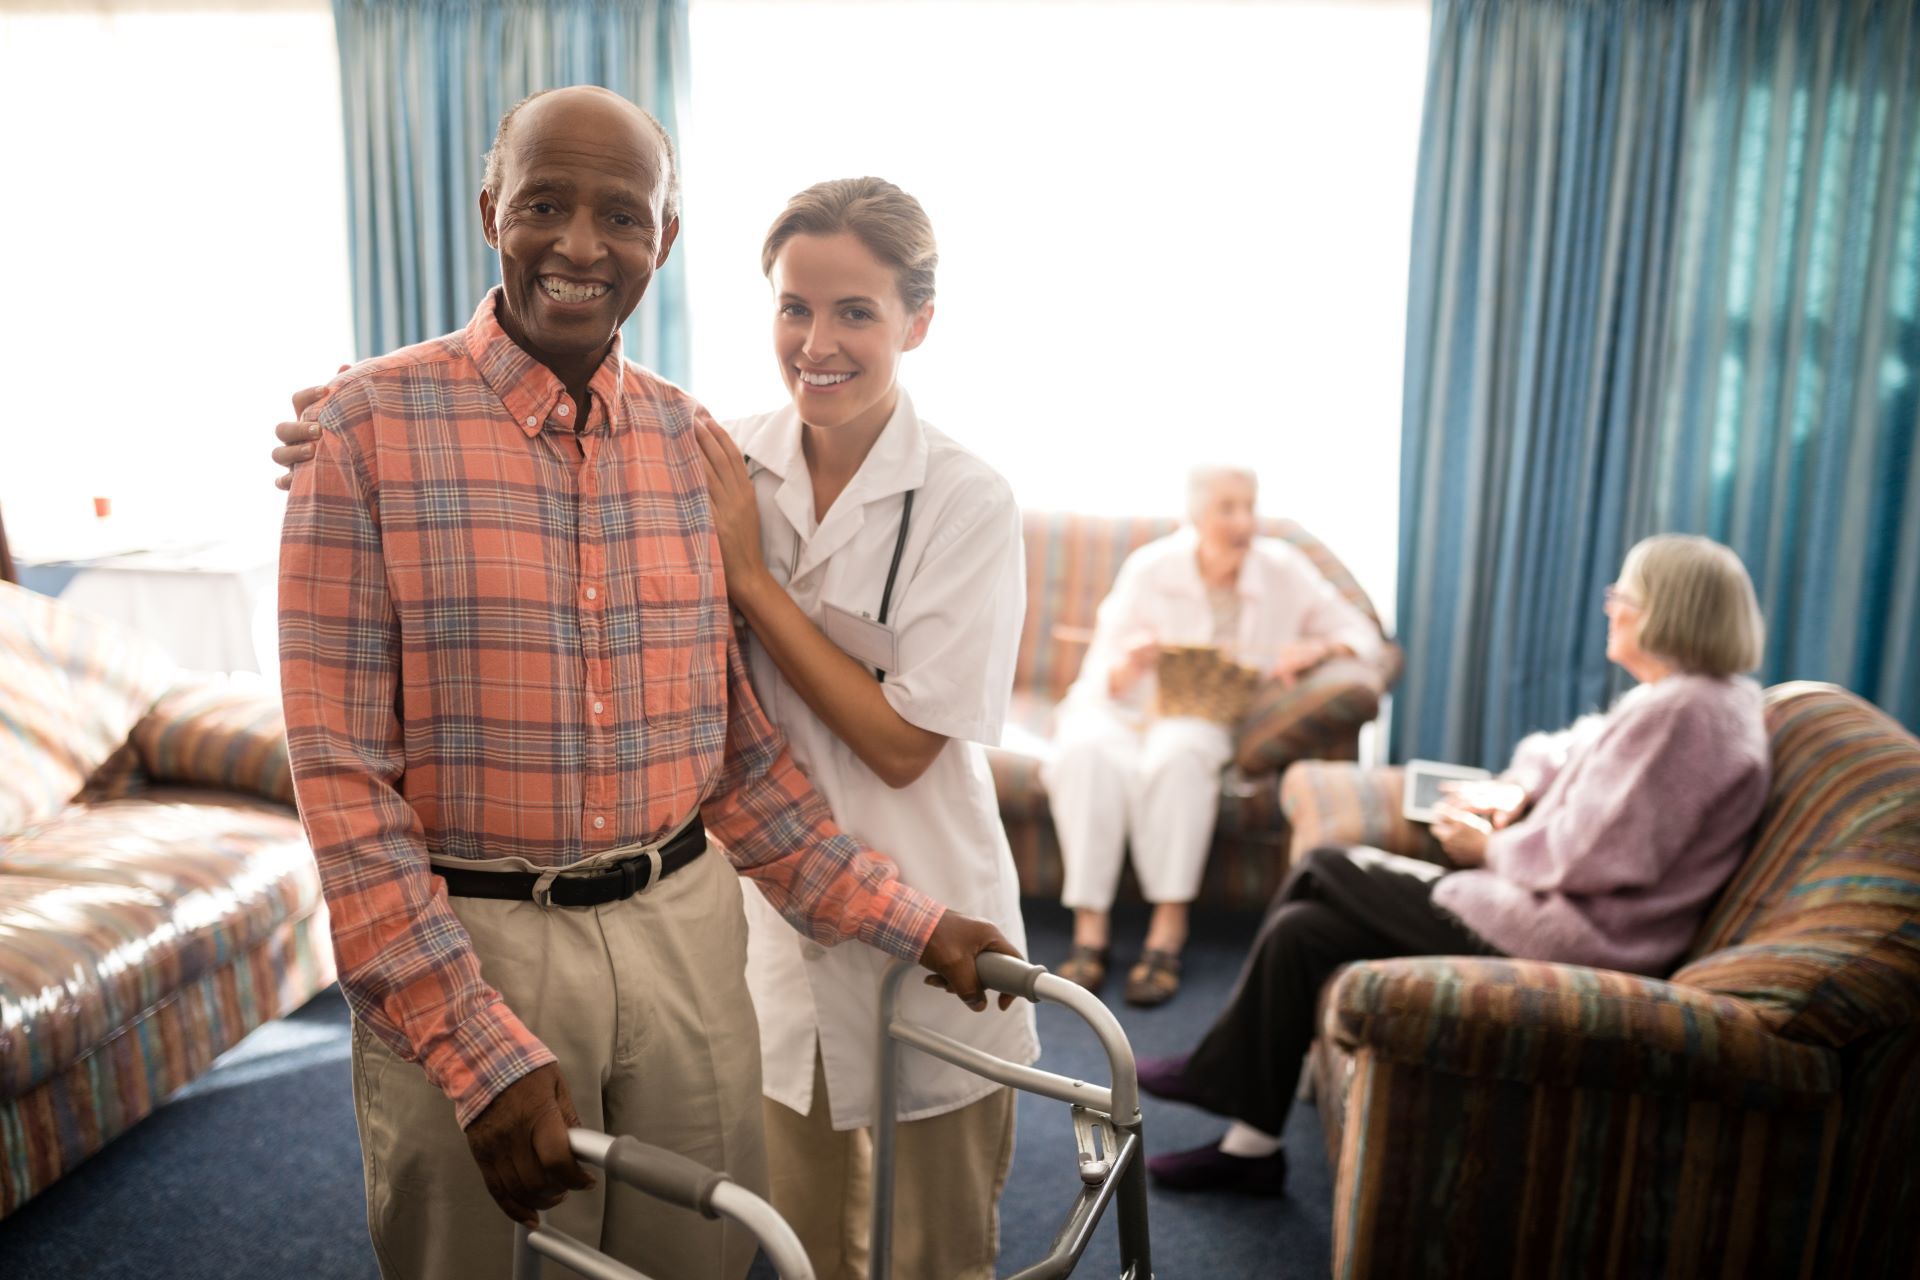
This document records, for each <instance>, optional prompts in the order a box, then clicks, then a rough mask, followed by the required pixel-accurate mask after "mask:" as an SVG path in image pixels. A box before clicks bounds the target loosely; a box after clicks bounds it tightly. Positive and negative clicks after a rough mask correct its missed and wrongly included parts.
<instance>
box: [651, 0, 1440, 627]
mask: <svg viewBox="0 0 1920 1280" xmlns="http://www.w3.org/2000/svg"><path fill="white" fill-rule="evenodd" d="M1427 20H1428V12H1427V9H1426V6H1425V5H1422V4H1392V3H1355V2H1353V0H1347V2H1345V3H1337V4H1299V3H1254V2H1249V0H1241V2H1237V3H1194V2H1191V0H1182V2H1181V3H1123V2H1119V0H1113V2H1103V3H1086V2H1084V0H1066V2H1062V0H1019V2H1018V3H1013V2H1007V0H1001V2H985V3H983V2H981V0H964V2H962V0H917V2H914V3H882V2H879V0H852V2H848V3H794V2H792V0H696V3H695V4H694V7H693V11H692V23H693V33H692V34H693V51H694V82H693V110H692V112H691V113H690V114H689V116H688V119H687V120H686V122H685V123H684V125H683V131H684V133H685V144H686V151H687V154H688V156H689V161H688V166H689V167H688V172H687V219H686V234H685V238H684V239H683V240H682V242H681V243H682V245H683V246H684V247H685V249H686V252H687V253H688V261H689V271H690V277H691V279H690V293H691V296H692V297H693V299H694V300H695V302H694V306H695V311H694V332H693V358H694V367H693V378H692V383H693V390H694V391H696V392H697V393H698V394H699V395H700V396H701V397H702V399H703V400H705V401H706V403H707V404H708V406H709V407H711V408H712V409H713V410H714V412H716V413H718V414H721V415H722V416H727V415H734V414H744V413H750V412H755V411H759V410H765V409H769V408H773V407H775V406H777V405H778V404H780V403H781V401H782V398H783V392H782V389H781V385H780V382H779V380H778V375H777V371H776V367H775V364H774V362H773V360H772V358H771V354H770V345H769V339H768V333H769V328H770V323H771V305H770V301H769V295H768V292H767V286H766V283H765V281H764V280H763V279H762V277H761V275H760V267H759V244H760V239H761V237H762V235H763V234H764V233H765V231H766V228H767V225H768V224H769V223H770V222H771V221H772V219H773V217H774V215H775V214H776V213H777V212H778V211H779V209H780V208H781V206H782V205H783V204H784V203H785V201H786V199H787V197H788V196H790V195H791V194H793V193H794V192H795V191H798V190H800V189H801V188H803V187H805V186H807V185H809V184H811V183H813V182H815V181H818V180H821V179H823V178H831V177H846V176H853V175H858V174H865V173H872V174H878V175H880V176H882V177H885V178H889V179H891V180H893V181H895V182H897V183H899V184H900V185H901V186H902V187H904V188H906V189H907V190H908V191H911V192H912V193H913V194H914V195H915V196H917V197H919V199H920V200H921V202H922V203H923V204H924V205H925V206H926V207H927V211H928V213H929V215H930V216H931V217H932V219H933V224H934V228H935V231H936V232H937V233H938V235H939V238H940V253H941V263H940V275H939V289H940V294H939V302H938V318H937V319H936V321H935V324H934V327H933V331H932V334H931V335H930V337H929V339H928V341H927V344H926V345H925V346H923V347H922V348H921V349H920V350H919V351H918V352H916V353H914V354H913V355H912V356H910V357H908V360H907V362H906V364H905V365H904V366H903V367H904V374H903V381H904V383H905V384H906V385H907V386H909V387H910V388H911V389H912V391H913V395H914V400H915V403H916V405H917V406H918V407H919V408H920V410H921V412H922V413H923V414H924V415H925V416H926V417H928V418H929V419H931V420H932V421H933V422H934V423H935V424H936V425H938V426H940V427H941V428H942V429H943V430H945V431H947V432H948V433H949V434H951V435H953V436H955V437H956V438H958V439H960V440H961V441H963V442H964V443H966V444H967V445H969V446H970V447H972V448H973V449H975V450H976V451H977V452H979V453H980V454H982V455H983V456H984V457H986V458H987V459H988V460H989V461H990V462H992V463H993V464H994V465H995V466H997V467H998V468H999V469H1000V470H1001V471H1002V472H1003V473H1005V474H1006V475H1007V476H1008V478H1009V479H1010V480H1011V481H1012V482H1013V485H1014V488H1015V491H1016V493H1017V494H1018V495H1019V497H1020V500H1021V501H1022V503H1023V504H1025V505H1028V506H1035V507H1050V508H1065V509H1073V510H1081V511H1095V512H1107V513H1148V512H1177V511H1178V509H1179V507H1180V505H1181V503H1182V502H1183V499H1184V494H1183V486H1182V478H1183V474H1184V471H1185V469H1186V467H1187V466H1189V465H1191V464H1193V463H1195V462H1201V461H1245V462H1248V463H1251V464H1252V465H1254V466H1256V467H1257V468H1259V471H1260V474H1261V477H1262V480H1263V486H1264V492H1263V498H1262V505H1263V507H1264V508H1265V509H1266V510H1267V511H1268V512H1271V513H1276V514H1287V515H1291V516H1294V517H1295V518H1297V519H1299V520H1300V521H1301V522H1302V523H1304V524H1305V525H1306V526H1307V527H1308V528H1309V529H1311V530H1313V531H1314V532H1315V533H1317V534H1318V535H1319V536H1320V537H1322V538H1324V539H1325V540H1326V541H1327V542H1328V543H1329V545H1331V546H1332V547H1333V548H1334V550H1335V551H1336V553H1338V554H1339V555H1340V556H1341V557H1342V558H1343V559H1345V560H1346V561H1347V562H1348V563H1349V565H1350V566H1351V567H1352V568H1353V569H1354V571H1355V573H1356V574H1358V575H1359V577H1360V579H1361V581H1362V582H1363V584H1365V585H1366V587H1367V588H1368V590H1369V592H1370V593H1371V594H1372V595H1373V597H1374V600H1375V602H1376V604H1378V605H1379V607H1381V608H1382V609H1383V610H1391V608H1392V604H1393V570H1394V561H1395V538H1396V536H1397V535H1396V530H1397V509H1398V505H1399V494H1398V489H1399V472H1398V458H1399V434H1400V383H1401V357H1402V347H1403V335H1404V332H1405V327H1406V286H1407V246H1408V229H1409V226H1410V224H1411V219H1412V205H1413V180H1414V169H1415V159H1416V154H1417V150H1418V141H1419V126H1420V107H1421V93H1422V86H1423V84H1424V80H1425V73H1426V66H1425V59H1426V41H1427Z"/></svg>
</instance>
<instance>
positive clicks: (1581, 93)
mask: <svg viewBox="0 0 1920 1280" xmlns="http://www.w3.org/2000/svg"><path fill="white" fill-rule="evenodd" d="M1916 311H1920V17H1917V16H1916V6H1915V5H1914V4H1913V3H1912V0H1896V2H1885V0H1817V2H1816V0H1663V2H1655V0H1639V2H1633V0H1625V2H1621V3H1596V2H1593V0H1436V3H1435V5H1434V15H1433V33H1432V42H1431V52H1430V57H1429V67H1428V81H1427V91H1426V104H1425V117H1424V122H1423V125H1422V140H1421V155H1420V172H1419V175H1418V179H1417V188H1416V198H1415V214H1414V235H1413V246H1412V260H1411V272H1410V288H1409V312H1408V328H1407V357H1406V360H1407V363H1406V381H1405V404H1404V411H1405V412H1404V437H1403V447H1402V461H1401V534H1400V573H1399V581H1400V588H1399V600H1398V606H1399V608H1398V620H1399V628H1400V638H1401V641H1402V643H1403V644H1404V645H1405V647H1406V650H1407V654H1408V667H1407V672H1406V675H1405V676H1404V678H1403V680H1402V682H1401V684H1400V686H1399V688H1398V690H1397V691H1396V697H1395V703H1394V713H1393V754H1394V756H1395V758H1397V759H1405V758H1408V757H1410V756H1419V757H1428V758H1442V759H1451V760H1460V761H1468V762H1476V763H1482V764H1486V765H1490V766H1497V765H1498V764H1500V763H1502V762H1503V761H1504V759H1505V757H1506V755H1507V753H1508V752H1509V750H1510V749H1511V748H1512V746H1513V744H1514V743H1515V742H1516V741H1517V740H1518V739H1519V738H1520V737H1521V736H1522V735H1523V734H1525V733H1526V732H1528V731H1530V730H1533V729H1538V728H1547V727H1557V726H1559V725H1563V724H1565V723H1567V722H1568V721H1570V720H1571V719H1573V718H1574V717H1575V716H1577V715H1579V714H1580V713H1582V712H1584V711H1588V710H1593V709H1596V708H1598V707H1601V706H1604V705H1606V704H1607V703H1608V702H1609V701H1610V700H1611V699H1612V697H1613V696H1615V695H1616V694H1617V693H1618V692H1619V690H1620V689H1621V688H1622V687H1623V686H1624V684H1625V683H1626V677H1624V675H1623V674H1622V673H1620V672H1619V671H1618V670H1617V669H1615V668H1612V667H1611V666H1610V665H1609V664H1608V663H1607V661H1606V657H1605V652H1604V650H1605V636H1606V623H1605V619H1604V617H1603V616H1602V613H1601V603H1602V596H1603V592H1604V590H1605V587H1606V584H1607V583H1609V582H1610V581H1612V580H1613V578H1614V576H1615V574H1616V572H1617V570H1618V567H1619V564H1620V561H1621V559H1622V557H1623V556H1624V554H1625V552H1626V550H1627V548H1628V547H1629V546H1630V545H1631V544H1632V543H1633V542H1634V541H1635V540H1637V539H1638V538H1640V537H1642V536H1644V535H1647V534H1650V533H1655V532H1664V531H1678V532H1690V533H1704V534H1706V535H1708V536H1710V537H1713V538H1716V539H1719V540H1721V541H1723V542H1726V543H1728V544H1729V545H1731V546H1732V547H1733V548H1734V549H1735V550H1736V551H1737V552H1738V553H1739V554H1740V556H1741V558H1742V559H1743V560H1744V561H1745V562H1746V564H1747V566H1748V568H1749V570H1750V572H1751V573H1752V574H1753V577H1754V582H1755V585H1756V587H1757V588H1758V591H1759V594H1760V599H1761V604H1762V607H1763V609H1764V610H1765V612H1766V615H1767V620H1768V646H1767V658H1766V665H1765V667H1764V668H1763V670H1762V671H1761V672H1760V676H1761V678H1762V679H1763V680H1765V681H1767V682H1775V681H1780V680H1785V679H1815V680H1828V681H1834V682H1837V683H1839V684H1842V685H1844V686H1846V687H1847V688H1850V689H1852V690H1854V691H1855V692H1857V693H1859V694H1861V695H1863V696H1865V697H1867V698H1869V699H1872V700H1873V701H1875V702H1878V703H1879V704H1880V705H1881V706H1883V707H1885V708H1887V709H1888V710H1889V711H1891V712H1892V713H1893V714H1894V715H1895V716H1896V717H1898V718H1899V719H1901V720H1902V721H1903V722H1904V723H1905V724H1906V725H1907V726H1908V727H1910V728H1913V727H1920V629H1917V628H1920V449H1917V448H1916V437H1920V316H1917V315H1916Z"/></svg>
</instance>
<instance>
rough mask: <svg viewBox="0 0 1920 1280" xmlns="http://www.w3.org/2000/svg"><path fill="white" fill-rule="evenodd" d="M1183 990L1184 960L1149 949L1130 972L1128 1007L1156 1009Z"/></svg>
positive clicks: (1169, 953) (1167, 952)
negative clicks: (1181, 984) (1182, 973)
mask: <svg viewBox="0 0 1920 1280" xmlns="http://www.w3.org/2000/svg"><path fill="white" fill-rule="evenodd" d="M1179 990H1180V957H1179V956H1177V955H1175V954H1173V952H1171V951H1161V950H1158V949H1155V948H1149V949H1148V950H1146V951H1143V952H1141V953H1140V963H1139V964H1136V965H1135V966H1133V968H1131V969H1129V970H1128V971H1127V990H1126V996H1127V1003H1128V1004H1132V1005H1140V1006H1142V1007H1143V1008H1149V1009H1150V1008H1152V1007H1153V1006H1154V1005H1157V1004H1165V1003H1166V1002H1167V1001H1169V1000H1171V999H1173V997H1174V993H1175V992H1177V991H1179Z"/></svg>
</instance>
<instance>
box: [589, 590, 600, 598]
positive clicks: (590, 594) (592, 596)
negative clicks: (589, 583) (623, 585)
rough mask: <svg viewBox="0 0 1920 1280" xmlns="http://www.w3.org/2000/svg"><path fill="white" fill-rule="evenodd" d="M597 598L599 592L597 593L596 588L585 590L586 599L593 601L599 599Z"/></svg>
mask: <svg viewBox="0 0 1920 1280" xmlns="http://www.w3.org/2000/svg"><path fill="white" fill-rule="evenodd" d="M599 596H600V591H599V589H598V588H596V587H588V588H587V599H589V600H595V599H598V598H599Z"/></svg>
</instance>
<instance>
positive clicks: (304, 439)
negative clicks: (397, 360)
mask: <svg viewBox="0 0 1920 1280" xmlns="http://www.w3.org/2000/svg"><path fill="white" fill-rule="evenodd" d="M350 368H352V366H351V365H344V364H343V365H341V366H340V367H339V368H338V369H337V370H335V372H336V373H345V372H346V371H347V370H348V369H350ZM325 394H327V389H326V388H325V387H302V388H301V389H300V390H298V391H296V392H294V393H293V416H294V418H295V419H296V420H295V421H293V422H282V423H280V424H279V425H278V426H276V427H274V429H273V434H274V435H275V436H276V437H278V438H279V440H280V447H279V448H277V449H275V450H274V451H273V460H274V462H276V463H278V464H279V465H280V466H283V467H285V468H286V470H285V471H283V472H281V473H280V474H279V475H277V476H275V477H274V478H273V487H274V488H276V489H291V488H293V469H294V468H295V467H297V466H299V465H300V464H301V463H303V462H307V461H309V460H311V459H312V457H313V448H314V445H313V442H314V441H315V440H318V439H319V438H320V426H319V424H318V423H314V422H300V421H298V419H299V418H300V417H301V416H303V415H304V414H305V413H306V411H307V410H308V409H311V408H312V407H313V405H314V402H315V401H317V400H319V399H320V397H321V396H324V395H325Z"/></svg>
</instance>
